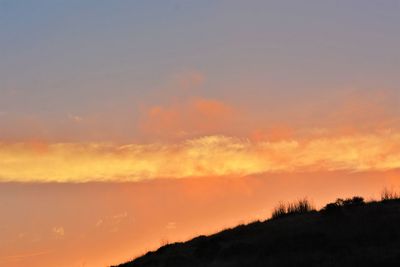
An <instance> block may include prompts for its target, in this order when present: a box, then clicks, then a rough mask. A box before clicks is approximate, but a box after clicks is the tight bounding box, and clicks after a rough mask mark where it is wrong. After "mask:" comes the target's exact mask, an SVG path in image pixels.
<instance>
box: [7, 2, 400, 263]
mask: <svg viewBox="0 0 400 267" xmlns="http://www.w3.org/2000/svg"><path fill="white" fill-rule="evenodd" d="M399 14H400V1H397V0H385V1H373V0H348V1H339V0H337V1H336V0H335V1H317V0H305V1H294V0H293V1H286V0H284V1H282V0H279V1H278V0H276V1H266V0H265V1H262V0H260V1H258V0H254V1H253V0H246V1H239V0H201V1H200V0H198V1H195V0H165V1H161V0H160V1H133V0H132V1H122V0H117V1H105V0H86V1H79V0H40V1H34V0H22V1H14V0H0V214H1V217H0V218H1V219H0V236H1V238H0V265H2V266H3V265H4V266H11V267H20V266H26V264H28V263H29V265H30V266H32V267H39V266H40V267H50V266H58V267H75V266H76V267H82V266H85V267H95V266H96V267H97V266H107V265H110V264H117V263H122V262H124V261H126V260H129V259H131V258H132V257H136V256H138V255H141V254H143V253H145V252H146V251H147V250H149V249H156V248H157V247H159V246H160V245H162V244H165V243H167V242H174V241H184V240H187V239H189V238H191V237H194V236H196V235H200V234H210V233H213V232H215V231H219V230H222V229H224V228H226V227H233V226H235V225H237V224H239V223H246V222H250V221H252V220H256V219H266V218H268V217H269V216H270V213H271V209H272V208H273V207H274V206H275V205H276V204H277V203H278V202H279V201H292V200H296V199H297V198H300V197H308V198H309V199H310V200H311V201H313V203H314V204H315V205H316V206H317V207H321V206H322V205H324V204H325V203H326V202H328V201H333V200H335V199H336V198H337V197H347V196H353V195H362V196H364V197H365V198H367V199H368V198H372V197H374V198H379V196H380V192H381V191H382V189H383V188H385V187H386V188H391V189H393V190H397V191H400V108H399V106H400V79H399V73H400V53H399V49H398V48H399V47H400V26H399V25H400V16H399Z"/></svg>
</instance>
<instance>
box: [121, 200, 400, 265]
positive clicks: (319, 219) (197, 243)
mask: <svg viewBox="0 0 400 267" xmlns="http://www.w3.org/2000/svg"><path fill="white" fill-rule="evenodd" d="M133 266H171V267H172V266H173V267H179V266H222V267H223V266H230V267H233V266H400V200H396V199H395V200H384V201H381V202H370V203H364V202H363V200H362V199H361V198H353V199H348V200H338V201H336V202H335V203H330V204H328V205H327V206H326V207H325V208H324V209H323V210H321V211H303V212H298V213H296V212H294V213H290V214H285V213H284V212H283V213H282V214H280V216H275V217H274V219H270V220H267V221H265V222H254V223H251V224H249V225H241V226H238V227H236V228H234V229H228V230H225V231H222V232H220V233H218V234H215V235H211V236H200V237H197V238H195V239H193V240H191V241H188V242H185V243H175V244H171V245H167V246H164V247H161V248H160V249H158V250H157V251H155V252H149V253H147V254H146V255H144V256H142V257H140V258H137V259H135V260H134V261H132V262H129V263H125V264H121V265H120V267H133Z"/></svg>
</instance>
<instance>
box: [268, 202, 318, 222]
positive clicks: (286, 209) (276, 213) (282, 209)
mask: <svg viewBox="0 0 400 267" xmlns="http://www.w3.org/2000/svg"><path fill="white" fill-rule="evenodd" d="M314 210H315V208H314V206H313V205H312V204H311V203H310V201H308V199H306V198H304V199H300V200H298V201H297V202H294V203H288V204H286V205H285V204H284V203H282V202H280V203H279V204H278V206H276V207H275V208H274V209H273V211H272V216H271V218H272V219H277V218H281V217H285V216H288V215H292V214H302V213H307V212H310V211H314Z"/></svg>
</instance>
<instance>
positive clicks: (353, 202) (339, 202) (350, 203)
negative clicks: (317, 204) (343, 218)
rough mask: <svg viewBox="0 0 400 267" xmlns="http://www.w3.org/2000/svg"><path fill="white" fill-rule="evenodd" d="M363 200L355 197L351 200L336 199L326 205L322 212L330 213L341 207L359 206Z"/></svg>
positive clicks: (362, 203)
mask: <svg viewBox="0 0 400 267" xmlns="http://www.w3.org/2000/svg"><path fill="white" fill-rule="evenodd" d="M364 204H365V202H364V198H362V197H359V196H355V197H353V198H346V199H342V198H338V199H336V201H335V202H333V203H329V204H327V205H326V206H325V207H324V208H323V209H322V211H324V212H332V211H338V210H340V209H341V208H342V207H348V206H361V205H364Z"/></svg>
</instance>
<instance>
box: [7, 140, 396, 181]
mask: <svg viewBox="0 0 400 267" xmlns="http://www.w3.org/2000/svg"><path fill="white" fill-rule="evenodd" d="M397 168H400V134H398V133H390V132H388V133H382V134H373V135H371V134H364V135H353V136H345V137H331V138H316V139H311V140H286V141H276V142H264V141H263V142H254V141H250V140H248V139H240V138H234V137H227V136H206V137H202V138H197V139H191V140H186V141H182V142H180V143H178V144H161V143H156V144H145V145H143V144H129V145H123V146H117V145H112V144H102V143H85V144H81V143H52V144H31V143H0V181H17V182H33V181H38V182H89V181H141V180H145V179H156V178H185V177H194V176H196V177H197V176H244V175H252V174H258V173H274V172H297V171H298V172H304V171H334V170H348V171H380V170H382V171H383V170H390V169H397Z"/></svg>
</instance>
